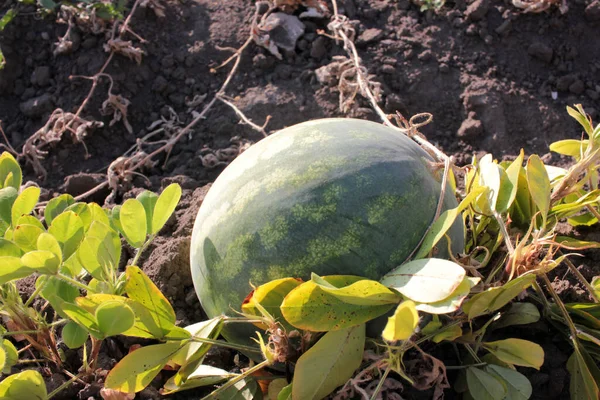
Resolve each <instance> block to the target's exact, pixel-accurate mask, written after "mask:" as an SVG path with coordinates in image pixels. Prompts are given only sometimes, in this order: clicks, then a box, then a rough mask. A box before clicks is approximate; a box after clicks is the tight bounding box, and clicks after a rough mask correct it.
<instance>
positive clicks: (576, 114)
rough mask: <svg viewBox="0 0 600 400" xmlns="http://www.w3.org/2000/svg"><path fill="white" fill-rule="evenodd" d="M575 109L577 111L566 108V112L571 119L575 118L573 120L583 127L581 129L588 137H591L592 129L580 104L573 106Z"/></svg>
mask: <svg viewBox="0 0 600 400" xmlns="http://www.w3.org/2000/svg"><path fill="white" fill-rule="evenodd" d="M575 107H576V108H577V109H575V108H572V107H569V106H567V112H568V113H569V115H570V116H571V117H573V118H575V120H576V121H577V122H579V124H580V125H581V126H582V127H583V129H584V130H585V131H586V133H587V134H588V135H589V136H592V132H593V129H594V128H593V127H592V124H590V121H589V120H588V118H587V116H586V114H585V111H584V110H583V107H582V106H581V104H577V105H575Z"/></svg>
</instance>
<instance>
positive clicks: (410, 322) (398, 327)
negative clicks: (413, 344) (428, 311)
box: [381, 300, 419, 342]
mask: <svg viewBox="0 0 600 400" xmlns="http://www.w3.org/2000/svg"><path fill="white" fill-rule="evenodd" d="M418 324H419V313H418V312H417V309H416V308H415V303H414V302H413V301H411V300H405V301H403V302H402V303H400V305H398V307H397V308H396V311H395V312H394V315H392V316H391V317H389V318H388V322H387V324H386V325H385V328H384V329H383V333H382V334H381V336H382V337H383V338H384V339H385V340H387V341H388V342H394V341H396V340H406V339H408V338H410V337H411V336H412V334H413V332H414V331H415V328H416V327H417V325H418Z"/></svg>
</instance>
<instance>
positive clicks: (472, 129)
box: [457, 111, 483, 139]
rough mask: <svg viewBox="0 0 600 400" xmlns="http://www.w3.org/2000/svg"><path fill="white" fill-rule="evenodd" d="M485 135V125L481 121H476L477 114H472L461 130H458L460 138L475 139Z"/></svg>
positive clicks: (463, 123)
mask: <svg viewBox="0 0 600 400" xmlns="http://www.w3.org/2000/svg"><path fill="white" fill-rule="evenodd" d="M482 133H483V125H482V124H481V121H479V120H478V119H475V113H474V112H472V111H471V112H470V113H469V116H468V117H467V119H465V120H464V121H463V122H462V124H461V125H460V128H458V132H457V136H458V137H459V138H469V139H470V138H475V137H478V136H479V135H481V134H482Z"/></svg>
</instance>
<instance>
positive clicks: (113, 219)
mask: <svg viewBox="0 0 600 400" xmlns="http://www.w3.org/2000/svg"><path fill="white" fill-rule="evenodd" d="M110 224H111V227H112V228H113V229H116V230H117V231H119V232H121V233H122V232H123V226H121V206H119V205H117V206H114V207H113V208H112V210H111V211H110Z"/></svg>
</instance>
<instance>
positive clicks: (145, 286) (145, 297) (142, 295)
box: [125, 266, 176, 338]
mask: <svg viewBox="0 0 600 400" xmlns="http://www.w3.org/2000/svg"><path fill="white" fill-rule="evenodd" d="M125 274H126V276H127V283H126V285H125V291H126V292H127V295H128V296H129V298H131V299H133V300H136V301H138V302H139V303H141V304H142V305H143V306H144V307H145V308H146V309H147V310H148V311H149V312H150V315H151V316H152V319H153V320H154V322H155V323H156V326H157V327H158V331H157V332H152V333H153V334H154V336H155V337H157V338H161V337H163V336H164V335H166V334H167V333H168V332H169V331H171V330H172V329H173V327H174V326H175V319H176V317H175V311H174V310H173V307H172V306H171V303H169V300H167V298H166V297H165V296H164V295H163V294H162V293H161V291H160V290H159V289H158V287H156V285H155V284H154V283H153V282H152V281H151V280H150V278H148V277H147V276H146V274H144V272H143V271H142V270H141V269H140V268H138V267H136V266H128V267H127V270H126V271H125Z"/></svg>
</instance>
